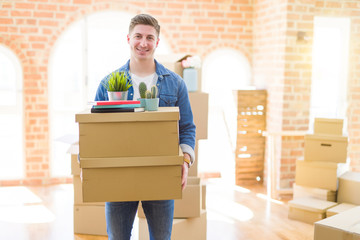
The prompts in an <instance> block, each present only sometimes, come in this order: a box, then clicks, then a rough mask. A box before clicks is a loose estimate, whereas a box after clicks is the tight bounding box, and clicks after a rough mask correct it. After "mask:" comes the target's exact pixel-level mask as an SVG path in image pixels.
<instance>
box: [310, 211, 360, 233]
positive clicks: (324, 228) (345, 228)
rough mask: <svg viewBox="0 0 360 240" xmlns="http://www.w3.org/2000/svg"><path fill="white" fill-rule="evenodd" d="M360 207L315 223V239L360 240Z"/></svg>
mask: <svg viewBox="0 0 360 240" xmlns="http://www.w3.org/2000/svg"><path fill="white" fill-rule="evenodd" d="M359 237H360V207H355V208H352V209H349V210H347V211H344V212H342V213H339V214H336V215H334V216H332V217H329V218H326V219H324V220H321V221H318V222H316V223H315V228H314V240H359V239H360V238H359Z"/></svg>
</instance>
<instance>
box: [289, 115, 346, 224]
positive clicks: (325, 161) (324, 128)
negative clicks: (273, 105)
mask: <svg viewBox="0 0 360 240" xmlns="http://www.w3.org/2000/svg"><path fill="white" fill-rule="evenodd" d="M342 129H343V120H341V119H325V118H316V119H315V123H314V134H307V135H306V136H305V154H304V155H305V156H304V160H298V161H297V162H296V176H295V187H294V200H292V201H289V207H290V208H289V218H291V219H296V220H300V221H304V222H308V223H314V222H315V221H317V220H320V219H322V218H325V217H326V210H327V209H329V208H331V207H334V206H336V205H337V203H336V202H335V201H336V193H337V190H338V178H339V177H340V176H341V175H342V174H343V173H344V172H346V171H347V170H348V165H347V164H346V160H347V144H348V142H347V137H345V136H342ZM303 197H305V198H303ZM319 201H322V202H319ZM315 203H316V204H315ZM314 204H315V205H314ZM317 206H318V207H317ZM294 212H296V213H297V214H294ZM319 212H321V214H318V215H317V216H316V217H321V218H320V219H316V217H313V216H314V214H315V213H319Z"/></svg>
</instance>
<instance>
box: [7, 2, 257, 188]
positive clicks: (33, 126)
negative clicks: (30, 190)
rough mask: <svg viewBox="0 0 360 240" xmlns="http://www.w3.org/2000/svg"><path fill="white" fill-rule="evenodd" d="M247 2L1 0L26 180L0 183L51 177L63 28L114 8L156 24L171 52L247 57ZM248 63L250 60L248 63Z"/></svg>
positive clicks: (249, 25)
mask: <svg viewBox="0 0 360 240" xmlns="http://www.w3.org/2000/svg"><path fill="white" fill-rule="evenodd" d="M251 2H252V1H251V0H227V1H218V0H199V1H192V0H175V1H168V0H162V1H161V0H159V1H156V0H150V1H114V0H16V1H13V0H3V1H0V5H1V6H0V44H3V45H5V46H7V47H9V48H10V49H11V50H12V51H14V53H15V54H16V55H17V56H18V58H19V59H20V61H21V64H22V68H23V82H24V88H23V89H24V124H25V134H24V138H25V162H26V163H25V169H26V179H20V180H12V181H1V182H0V185H15V184H46V183H58V182H68V181H71V179H67V178H63V179H59V178H56V179H54V178H51V176H50V167H51V166H50V159H49V158H50V149H49V147H50V146H49V113H48V108H49V104H48V100H49V96H48V63H49V57H50V53H51V50H52V48H53V46H54V43H55V42H56V40H57V39H58V37H59V36H60V35H61V33H62V32H63V31H64V30H65V29H66V27H67V26H69V24H71V23H73V22H75V21H77V20H79V19H81V18H82V17H83V16H85V15H86V14H91V13H95V12H98V11H104V10H116V11H122V12H126V13H131V14H133V15H135V14H138V13H142V12H147V13H150V14H152V15H154V16H155V17H156V18H157V19H158V20H159V21H160V24H161V26H162V34H163V35H164V36H165V37H166V38H167V39H168V40H169V41H168V42H169V44H170V47H171V48H172V51H173V52H174V53H180V52H186V53H188V52H191V53H194V54H198V55H200V56H201V57H203V58H204V57H205V56H206V55H207V54H209V53H210V52H211V51H213V50H215V49H218V48H222V47H231V48H233V49H235V50H238V51H241V52H242V53H243V54H244V55H245V56H247V57H248V58H249V59H250V57H251V54H252V23H253V21H252V19H253V6H252V5H251ZM249 61H250V60H249Z"/></svg>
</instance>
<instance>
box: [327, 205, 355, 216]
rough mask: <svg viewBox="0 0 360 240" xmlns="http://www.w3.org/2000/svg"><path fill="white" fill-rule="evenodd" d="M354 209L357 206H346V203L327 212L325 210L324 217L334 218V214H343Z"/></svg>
mask: <svg viewBox="0 0 360 240" xmlns="http://www.w3.org/2000/svg"><path fill="white" fill-rule="evenodd" d="M354 207H357V205H354V204H348V203H340V204H339V205H336V206H335V207H332V208H329V209H328V210H326V217H331V216H334V215H336V214H339V213H342V212H345V211H347V210H349V209H352V208H354Z"/></svg>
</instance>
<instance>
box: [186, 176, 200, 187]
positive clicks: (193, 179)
mask: <svg viewBox="0 0 360 240" xmlns="http://www.w3.org/2000/svg"><path fill="white" fill-rule="evenodd" d="M187 185H200V178H198V177H188V179H187Z"/></svg>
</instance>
